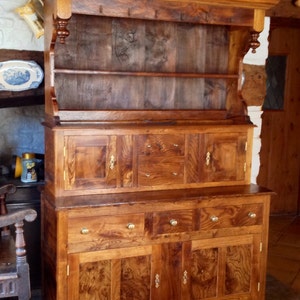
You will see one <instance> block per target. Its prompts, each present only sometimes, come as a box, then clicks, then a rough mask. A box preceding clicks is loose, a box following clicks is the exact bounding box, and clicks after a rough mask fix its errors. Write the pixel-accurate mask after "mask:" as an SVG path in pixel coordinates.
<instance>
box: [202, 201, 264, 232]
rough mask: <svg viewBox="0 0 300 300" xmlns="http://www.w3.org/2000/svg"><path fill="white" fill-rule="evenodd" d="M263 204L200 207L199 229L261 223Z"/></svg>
mask: <svg viewBox="0 0 300 300" xmlns="http://www.w3.org/2000/svg"><path fill="white" fill-rule="evenodd" d="M262 220H263V205H262V204H261V203H258V204H249V205H228V206H220V207H207V208H202V209H201V212H200V229H201V230H209V229H218V228H229V227H238V226H252V225H261V224H262Z"/></svg>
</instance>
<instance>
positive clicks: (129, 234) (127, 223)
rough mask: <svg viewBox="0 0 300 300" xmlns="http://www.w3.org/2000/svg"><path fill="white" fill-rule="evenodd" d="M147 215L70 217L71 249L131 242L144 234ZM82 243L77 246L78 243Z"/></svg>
mask: <svg viewBox="0 0 300 300" xmlns="http://www.w3.org/2000/svg"><path fill="white" fill-rule="evenodd" d="M144 219H145V217H144V214H143V213H138V214H128V215H115V216H99V217H80V218H69V220H68V244H69V250H71V251H72V250H75V249H80V250H81V251H82V250H87V251H88V250H91V248H99V249H101V248H110V247H114V245H116V247H119V246H121V245H122V244H123V243H127V244H128V243H130V242H131V241H132V240H134V239H136V238H137V237H141V236H143V235H144V230H145V221H144ZM79 243H80V244H82V243H84V245H80V246H78V247H77V246H76V244H79Z"/></svg>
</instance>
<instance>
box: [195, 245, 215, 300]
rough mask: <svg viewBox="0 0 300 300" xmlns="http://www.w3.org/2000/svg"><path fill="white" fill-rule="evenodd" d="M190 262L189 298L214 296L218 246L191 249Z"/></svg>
mask: <svg viewBox="0 0 300 300" xmlns="http://www.w3.org/2000/svg"><path fill="white" fill-rule="evenodd" d="M191 262H192V263H191V299H205V298H210V297H216V295H217V283H218V282H217V276H218V248H210V249H199V250H195V251H193V252H192V258H191Z"/></svg>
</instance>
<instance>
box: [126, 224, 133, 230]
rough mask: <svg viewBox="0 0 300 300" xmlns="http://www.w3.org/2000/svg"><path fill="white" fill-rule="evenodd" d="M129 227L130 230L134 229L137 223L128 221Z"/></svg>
mask: <svg viewBox="0 0 300 300" xmlns="http://www.w3.org/2000/svg"><path fill="white" fill-rule="evenodd" d="M127 228H128V229H130V230H132V229H134V228H135V225H134V224H133V223H128V224H127Z"/></svg>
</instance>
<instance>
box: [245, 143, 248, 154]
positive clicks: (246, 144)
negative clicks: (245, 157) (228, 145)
mask: <svg viewBox="0 0 300 300" xmlns="http://www.w3.org/2000/svg"><path fill="white" fill-rule="evenodd" d="M247 149H248V142H246V143H245V151H246V152H247Z"/></svg>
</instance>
